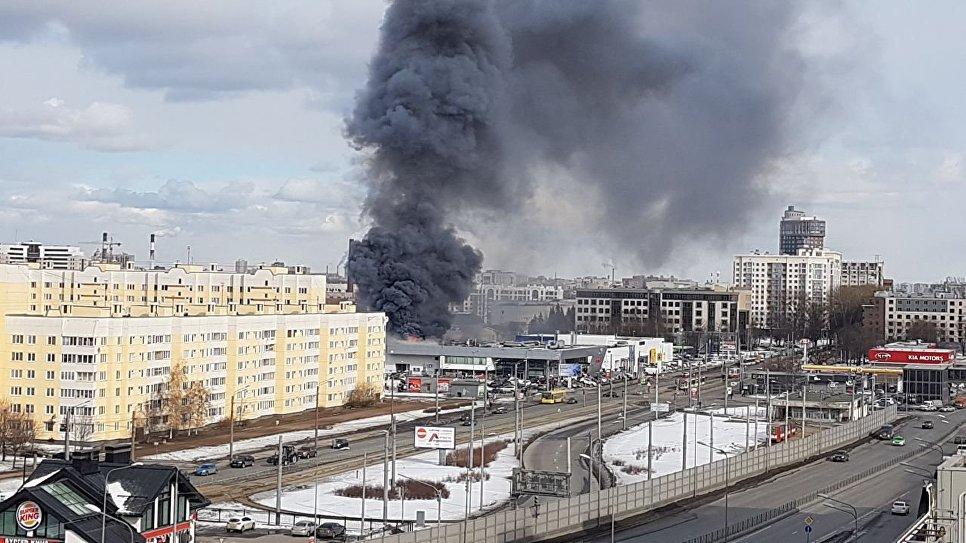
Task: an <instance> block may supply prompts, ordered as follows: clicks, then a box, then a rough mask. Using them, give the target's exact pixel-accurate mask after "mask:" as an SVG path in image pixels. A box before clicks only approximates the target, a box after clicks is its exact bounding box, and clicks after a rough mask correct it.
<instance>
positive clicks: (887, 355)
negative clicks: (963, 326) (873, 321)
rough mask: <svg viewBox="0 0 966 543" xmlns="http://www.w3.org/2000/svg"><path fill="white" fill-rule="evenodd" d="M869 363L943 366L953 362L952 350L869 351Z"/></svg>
mask: <svg viewBox="0 0 966 543" xmlns="http://www.w3.org/2000/svg"><path fill="white" fill-rule="evenodd" d="M868 356H869V361H871V362H884V363H890V364H942V363H944V362H952V361H953V360H954V359H955V358H956V351H954V350H952V349H887V348H879V349H869V355H868Z"/></svg>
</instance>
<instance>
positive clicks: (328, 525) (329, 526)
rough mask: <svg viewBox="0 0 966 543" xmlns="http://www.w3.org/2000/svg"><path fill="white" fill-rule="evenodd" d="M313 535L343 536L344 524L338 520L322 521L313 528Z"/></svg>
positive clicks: (335, 537)
mask: <svg viewBox="0 0 966 543" xmlns="http://www.w3.org/2000/svg"><path fill="white" fill-rule="evenodd" d="M315 537H319V538H322V539H342V538H345V526H343V525H341V524H339V523H338V522H323V523H322V524H321V525H320V526H319V527H318V528H316V529H315Z"/></svg>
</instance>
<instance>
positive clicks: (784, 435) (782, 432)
mask: <svg viewBox="0 0 966 543" xmlns="http://www.w3.org/2000/svg"><path fill="white" fill-rule="evenodd" d="M795 432H796V429H795V428H789V429H788V430H787V431H786V429H785V425H784V424H779V425H777V426H775V427H774V428H773V429H772V434H771V442H772V443H781V442H782V441H785V440H786V439H788V438H790V437H792V436H793V435H795Z"/></svg>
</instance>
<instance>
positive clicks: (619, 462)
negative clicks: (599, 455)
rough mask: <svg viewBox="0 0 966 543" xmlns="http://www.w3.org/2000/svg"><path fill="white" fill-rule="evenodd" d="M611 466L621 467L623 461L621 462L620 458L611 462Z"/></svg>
mask: <svg viewBox="0 0 966 543" xmlns="http://www.w3.org/2000/svg"><path fill="white" fill-rule="evenodd" d="M611 464H614V465H615V466H623V465H624V461H623V460H621V459H620V458H618V459H616V460H614V461H612V462H611Z"/></svg>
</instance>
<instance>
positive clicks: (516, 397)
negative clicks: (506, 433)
mask: <svg viewBox="0 0 966 543" xmlns="http://www.w3.org/2000/svg"><path fill="white" fill-rule="evenodd" d="M518 366H519V363H518V362H514V363H513V453H514V454H515V455H516V457H517V460H518V461H520V462H521V463H522V462H523V447H522V446H521V443H520V441H522V439H523V436H522V434H523V432H521V431H520V378H519V377H517V369H518Z"/></svg>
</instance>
